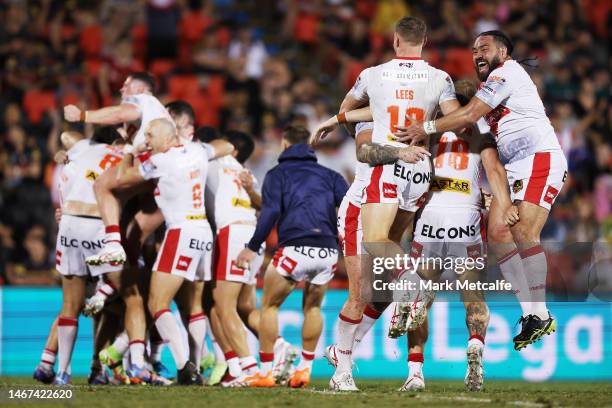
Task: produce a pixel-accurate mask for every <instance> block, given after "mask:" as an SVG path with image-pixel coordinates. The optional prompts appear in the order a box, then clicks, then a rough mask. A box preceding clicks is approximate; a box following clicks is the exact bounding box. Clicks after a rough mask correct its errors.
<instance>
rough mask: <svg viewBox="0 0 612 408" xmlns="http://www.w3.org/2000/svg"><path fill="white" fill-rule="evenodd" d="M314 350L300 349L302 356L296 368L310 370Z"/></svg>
mask: <svg viewBox="0 0 612 408" xmlns="http://www.w3.org/2000/svg"><path fill="white" fill-rule="evenodd" d="M314 357H315V353H314V351H306V350H302V357H301V358H300V364H298V367H297V369H298V370H305V369H309V370H310V371H312V361H313V360H314Z"/></svg>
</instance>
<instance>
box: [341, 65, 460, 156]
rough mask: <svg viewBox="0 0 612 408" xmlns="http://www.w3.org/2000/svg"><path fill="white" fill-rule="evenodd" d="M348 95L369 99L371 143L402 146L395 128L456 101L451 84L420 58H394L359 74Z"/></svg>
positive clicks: (446, 77) (433, 114)
mask: <svg viewBox="0 0 612 408" xmlns="http://www.w3.org/2000/svg"><path fill="white" fill-rule="evenodd" d="M349 94H350V95H351V96H352V97H353V98H355V99H357V100H360V101H365V100H369V101H370V109H371V110H372V116H373V118H374V132H373V133H372V142H373V143H378V144H383V145H394V146H404V144H403V143H400V142H397V141H395V140H396V138H395V136H394V135H393V133H394V132H395V130H396V129H395V128H396V126H408V125H410V123H411V122H412V121H417V122H422V121H424V120H430V119H432V118H433V117H434V116H435V113H436V109H437V108H438V106H439V105H440V103H442V102H445V101H448V100H452V99H456V97H455V88H454V86H453V81H452V80H451V78H450V77H449V76H448V74H447V73H446V72H444V71H441V70H439V69H437V68H434V67H432V66H430V65H429V64H428V63H427V62H425V61H423V60H422V59H421V58H406V57H395V58H394V59H392V60H391V61H389V62H386V63H384V64H381V65H377V66H374V67H370V68H366V69H365V70H363V71H362V72H361V74H360V75H359V77H358V78H357V81H356V82H355V85H354V86H353V88H352V89H351V91H350V92H349Z"/></svg>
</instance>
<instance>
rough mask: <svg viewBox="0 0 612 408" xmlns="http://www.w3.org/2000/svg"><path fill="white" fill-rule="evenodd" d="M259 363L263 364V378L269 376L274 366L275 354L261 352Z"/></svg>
mask: <svg viewBox="0 0 612 408" xmlns="http://www.w3.org/2000/svg"><path fill="white" fill-rule="evenodd" d="M259 362H260V363H261V369H260V370H259V372H260V373H261V374H262V375H263V376H267V375H268V374H269V373H270V372H271V371H272V365H273V364H274V353H263V352H261V351H260V352H259Z"/></svg>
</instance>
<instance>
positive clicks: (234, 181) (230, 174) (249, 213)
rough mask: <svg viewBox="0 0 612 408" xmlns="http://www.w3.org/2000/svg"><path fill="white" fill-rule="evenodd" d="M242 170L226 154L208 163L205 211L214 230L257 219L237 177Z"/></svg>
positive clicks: (247, 195) (234, 160)
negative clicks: (211, 221)
mask: <svg viewBox="0 0 612 408" xmlns="http://www.w3.org/2000/svg"><path fill="white" fill-rule="evenodd" d="M242 171H244V167H243V166H242V164H240V163H239V162H238V160H236V159H235V158H234V157H232V156H229V155H228V156H223V157H220V158H218V159H215V160H211V161H210V162H209V167H208V175H207V177H206V201H207V207H206V214H208V216H209V217H211V219H214V221H215V225H216V228H217V230H220V229H221V228H223V227H225V226H227V225H229V224H233V223H236V222H252V223H256V222H257V218H256V216H255V208H253V207H252V205H251V199H250V198H249V194H248V193H247V192H246V190H245V189H244V187H242V184H241V183H240V179H239V178H238V175H239V174H240V173H241V172H242Z"/></svg>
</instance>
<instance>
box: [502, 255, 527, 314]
mask: <svg viewBox="0 0 612 408" xmlns="http://www.w3.org/2000/svg"><path fill="white" fill-rule="evenodd" d="M497 263H498V264H499V269H500V270H501V273H502V276H503V277H504V279H505V280H507V281H508V282H510V284H511V285H512V291H513V292H514V295H515V296H516V298H517V300H518V301H519V304H520V305H521V310H522V312H523V316H527V315H528V314H530V313H531V294H530V293H529V283H528V281H527V275H526V274H525V268H524V266H523V261H522V260H521V256H520V255H519V251H518V249H516V248H515V249H514V250H512V251H510V252H508V253H506V254H505V255H503V256H500V257H499V258H498V259H497Z"/></svg>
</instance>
